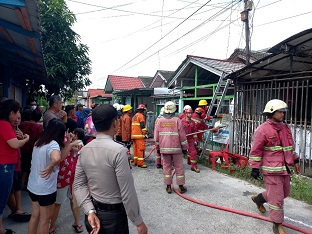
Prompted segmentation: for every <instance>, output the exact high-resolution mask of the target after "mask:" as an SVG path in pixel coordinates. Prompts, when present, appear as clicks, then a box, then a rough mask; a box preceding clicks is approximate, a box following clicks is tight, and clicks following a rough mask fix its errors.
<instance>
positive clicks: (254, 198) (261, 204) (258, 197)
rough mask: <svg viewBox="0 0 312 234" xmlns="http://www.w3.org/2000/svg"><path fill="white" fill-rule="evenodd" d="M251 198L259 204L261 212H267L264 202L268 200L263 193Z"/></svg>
mask: <svg viewBox="0 0 312 234" xmlns="http://www.w3.org/2000/svg"><path fill="white" fill-rule="evenodd" d="M251 200H252V201H253V202H254V203H256V205H257V208H258V210H259V211H260V212H261V213H263V214H264V213H265V212H266V209H265V207H264V206H263V203H265V202H266V200H265V199H264V197H263V195H262V193H259V194H258V195H253V196H251Z"/></svg>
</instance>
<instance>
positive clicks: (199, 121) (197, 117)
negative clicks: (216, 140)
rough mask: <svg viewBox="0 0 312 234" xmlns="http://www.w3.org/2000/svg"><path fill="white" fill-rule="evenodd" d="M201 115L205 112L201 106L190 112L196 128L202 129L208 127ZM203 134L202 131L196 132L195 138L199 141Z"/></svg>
mask: <svg viewBox="0 0 312 234" xmlns="http://www.w3.org/2000/svg"><path fill="white" fill-rule="evenodd" d="M203 115H205V113H204V109H203V108H201V107H197V108H196V109H195V111H194V113H193V114H192V120H193V121H194V122H195V125H196V128H197V130H202V131H203V130H206V129H208V128H209V127H208V125H207V124H206V123H205V121H204V118H203V117H202V116H203ZM203 135H204V133H203V132H202V133H198V134H197V138H198V140H199V141H201V140H203Z"/></svg>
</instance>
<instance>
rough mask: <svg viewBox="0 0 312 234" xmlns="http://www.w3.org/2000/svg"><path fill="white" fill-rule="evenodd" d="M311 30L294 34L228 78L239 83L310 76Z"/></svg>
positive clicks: (311, 67) (311, 59)
mask: <svg viewBox="0 0 312 234" xmlns="http://www.w3.org/2000/svg"><path fill="white" fill-rule="evenodd" d="M311 48H312V28H310V29H307V30H304V31H302V32H300V33H298V34H295V35H293V36H291V37H289V38H287V39H286V40H284V41H282V42H280V43H278V44H277V45H275V46H273V47H272V48H271V49H269V50H268V53H270V54H269V55H267V56H265V57H264V58H262V59H259V60H257V61H255V62H254V63H252V64H250V65H248V66H246V67H245V68H242V69H240V70H238V71H236V72H235V73H233V74H231V75H229V76H228V78H231V79H234V80H240V81H245V82H246V81H247V82H250V81H264V80H268V77H270V80H271V79H272V78H276V79H279V78H282V77H285V76H287V77H294V76H298V75H299V76H304V75H307V74H309V75H311V73H312V57H311V55H312V50H311Z"/></svg>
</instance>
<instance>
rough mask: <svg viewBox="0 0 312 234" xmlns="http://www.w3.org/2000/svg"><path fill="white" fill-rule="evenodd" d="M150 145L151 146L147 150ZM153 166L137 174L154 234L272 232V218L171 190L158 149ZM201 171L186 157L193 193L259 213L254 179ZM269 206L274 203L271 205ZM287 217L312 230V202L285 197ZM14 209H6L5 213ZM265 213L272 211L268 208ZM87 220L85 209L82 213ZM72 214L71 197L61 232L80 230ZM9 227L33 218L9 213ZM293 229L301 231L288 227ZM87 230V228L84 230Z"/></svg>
mask: <svg viewBox="0 0 312 234" xmlns="http://www.w3.org/2000/svg"><path fill="white" fill-rule="evenodd" d="M149 150H150V148H149V149H148V150H147V152H148V151H149ZM146 161H147V164H148V166H149V167H148V168H147V169H142V168H137V167H134V168H133V176H134V179H135V185H136V189H137V193H138V197H139V200H140V205H141V210H142V214H143V219H144V221H145V223H146V224H147V226H148V228H149V233H152V234H164V233H169V234H181V233H190V234H200V233H205V234H207V233H217V234H229V233H233V234H234V233H239V234H241V233H244V234H255V233H259V234H260V233H261V234H266V233H268V234H269V233H272V224H271V223H269V222H266V221H263V220H258V219H254V218H250V217H246V216H241V215H237V214H233V213H230V212H225V211H222V210H218V209H213V208H210V207H206V206H202V205H198V204H195V203H193V202H190V201H187V200H185V199H183V198H182V197H180V196H178V195H177V194H175V193H172V194H167V193H166V191H165V186H164V185H163V175H162V171H161V170H159V169H156V167H155V165H154V155H153V154H152V155H151V157H150V158H148V159H147V160H146ZM199 168H200V169H201V172H200V173H199V174H196V173H194V172H192V171H190V169H189V166H188V165H187V164H186V162H185V171H186V186H187V188H188V192H187V193H186V194H185V195H187V196H189V197H192V198H195V199H197V200H200V201H204V202H207V203H210V204H215V205H218V206H224V207H228V208H232V209H237V210H241V211H245V212H249V213H252V214H259V212H258V211H257V209H256V207H255V205H254V203H253V202H252V201H251V199H250V196H251V195H252V194H256V193H258V192H261V191H262V189H261V188H258V187H256V186H254V185H252V184H249V183H248V182H245V181H242V180H239V179H235V178H231V177H229V176H227V175H224V174H220V173H218V172H216V171H212V170H211V169H209V168H206V167H202V166H199ZM30 204H31V202H30V199H29V197H28V195H27V193H26V192H23V207H24V209H25V211H27V212H29V213H30V212H31V205H30ZM266 208H267V209H268V207H267V206H266ZM284 208H285V222H287V223H290V224H292V225H295V226H299V227H301V228H304V229H307V230H311V233H312V218H311V217H312V206H311V205H307V204H305V203H303V202H300V201H297V200H294V199H291V198H287V199H286V200H285V205H284ZM8 214H9V210H8V209H6V210H5V214H4V215H5V216H4V217H6V216H7V215H8ZM264 216H268V213H266V214H265V215H264ZM81 219H82V220H83V215H81ZM72 222H73V219H72V214H71V211H70V208H69V203H68V202H67V203H66V204H64V205H63V206H62V207H61V211H60V216H59V219H58V222H57V231H56V234H67V233H75V232H74V229H73V228H72V227H71V224H72ZM4 225H5V227H6V228H11V229H13V230H15V231H16V232H17V233H27V223H15V222H13V221H11V220H10V219H8V218H4ZM129 226H130V233H136V227H135V226H134V225H133V224H132V223H131V222H130V224H129ZM285 230H286V232H287V234H295V233H301V232H297V231H293V230H291V229H288V228H285ZM83 233H87V232H83Z"/></svg>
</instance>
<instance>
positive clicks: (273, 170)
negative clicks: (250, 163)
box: [261, 166, 286, 172]
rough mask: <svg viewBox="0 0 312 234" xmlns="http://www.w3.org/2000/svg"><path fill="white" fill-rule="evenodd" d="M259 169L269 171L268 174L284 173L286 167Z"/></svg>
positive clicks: (264, 167)
mask: <svg viewBox="0 0 312 234" xmlns="http://www.w3.org/2000/svg"><path fill="white" fill-rule="evenodd" d="M261 168H262V170H264V171H269V172H280V171H286V166H280V167H268V166H261Z"/></svg>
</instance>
